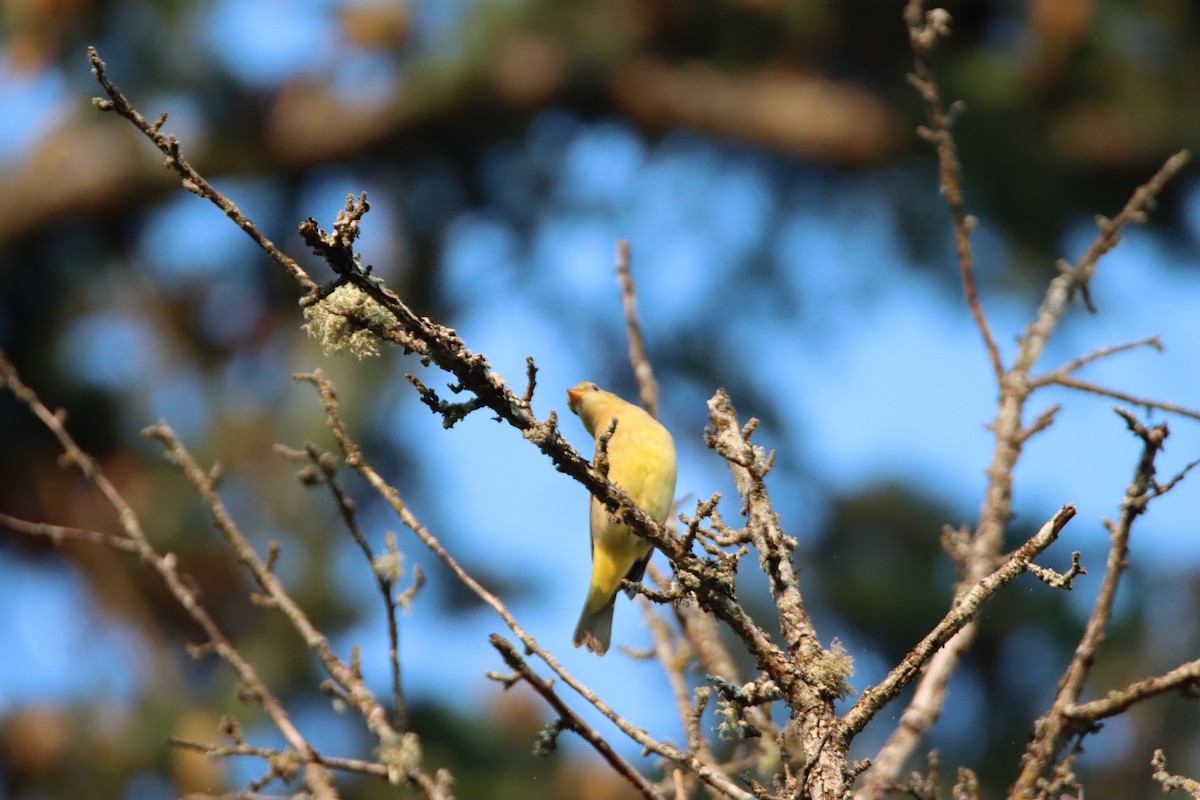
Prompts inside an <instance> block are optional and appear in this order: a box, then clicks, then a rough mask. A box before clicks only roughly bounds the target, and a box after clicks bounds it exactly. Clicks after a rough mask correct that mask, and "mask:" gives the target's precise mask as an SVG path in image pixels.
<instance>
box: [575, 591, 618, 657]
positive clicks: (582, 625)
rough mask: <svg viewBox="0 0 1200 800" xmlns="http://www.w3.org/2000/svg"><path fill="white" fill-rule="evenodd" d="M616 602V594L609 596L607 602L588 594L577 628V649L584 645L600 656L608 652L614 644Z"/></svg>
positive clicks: (590, 593)
mask: <svg viewBox="0 0 1200 800" xmlns="http://www.w3.org/2000/svg"><path fill="white" fill-rule="evenodd" d="M616 601H617V593H616V592H613V593H612V594H611V595H609V596H608V599H607V600H605V599H604V598H603V597H594V596H593V593H592V592H588V598H587V602H585V603H584V604H583V613H582V614H580V615H579V624H578V625H576V626H575V638H574V642H575V646H576V647H579V646H580V645H583V646H584V647H586V648H587V649H588V651H589V652H592V653H595V654H596V655H598V656H602V655H604V654H605V653H607V652H608V645H609V643H610V642H612V619H613V605H615V604H616Z"/></svg>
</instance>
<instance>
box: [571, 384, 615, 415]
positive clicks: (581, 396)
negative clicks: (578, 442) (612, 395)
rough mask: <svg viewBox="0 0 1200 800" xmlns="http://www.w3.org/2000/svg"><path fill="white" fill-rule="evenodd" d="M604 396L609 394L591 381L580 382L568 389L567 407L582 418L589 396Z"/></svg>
mask: <svg viewBox="0 0 1200 800" xmlns="http://www.w3.org/2000/svg"><path fill="white" fill-rule="evenodd" d="M603 394H607V392H605V391H604V390H603V389H601V388H600V387H599V386H597V385H596V384H594V383H592V382H591V381H580V382H579V383H577V384H575V385H574V386H572V387H571V388H570V389H567V407H568V408H570V409H571V410H572V411H574V412H575V413H576V414H577V415H579V416H580V417H582V416H583V406H584V403H586V402H587V397H588V395H595V396H599V395H603Z"/></svg>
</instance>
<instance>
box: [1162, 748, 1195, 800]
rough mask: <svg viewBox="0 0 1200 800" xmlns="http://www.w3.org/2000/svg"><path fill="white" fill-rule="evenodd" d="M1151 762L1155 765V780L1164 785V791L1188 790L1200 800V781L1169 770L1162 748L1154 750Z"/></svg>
mask: <svg viewBox="0 0 1200 800" xmlns="http://www.w3.org/2000/svg"><path fill="white" fill-rule="evenodd" d="M1150 764H1151V765H1152V766H1153V767H1154V776H1153V777H1154V780H1156V781H1158V782H1159V784H1161V785H1162V790H1163V791H1164V792H1172V791H1174V792H1187V793H1188V794H1189V795H1191V796H1192V797H1193V798H1196V800H1200V781H1195V780H1192V779H1191V778H1185V777H1183V776H1181V775H1172V774H1171V773H1169V772H1167V757H1166V756H1165V755H1164V754H1163V751H1162V750H1155V751H1154V757H1153V758H1152V759H1150Z"/></svg>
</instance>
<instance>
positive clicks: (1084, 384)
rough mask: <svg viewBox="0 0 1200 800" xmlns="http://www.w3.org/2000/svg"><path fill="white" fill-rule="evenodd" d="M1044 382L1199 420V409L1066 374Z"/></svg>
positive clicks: (1049, 376)
mask: <svg viewBox="0 0 1200 800" xmlns="http://www.w3.org/2000/svg"><path fill="white" fill-rule="evenodd" d="M1045 379H1046V380H1045V383H1046V384H1052V385H1055V386H1062V387H1064V388H1067V389H1078V390H1079V391H1081V392H1087V393H1088V394H1097V395H1100V396H1101V397H1111V398H1112V399H1114V400H1120V401H1121V402H1122V403H1129V404H1130V405H1134V406H1138V407H1140V408H1144V409H1146V410H1157V411H1164V412H1166V413H1168V414H1178V415H1179V416H1181V417H1187V418H1188V419H1194V420H1200V411H1197V410H1195V409H1191V408H1184V407H1183V406H1179V405H1176V404H1174V403H1167V402H1164V401H1162V400H1151V399H1150V398H1147V397H1137V396H1135V395H1132V394H1129V393H1128V392H1121V391H1118V390H1116V389H1108V388H1105V387H1103V386H1100V385H1099V384H1095V383H1092V382H1091V381H1082V380H1080V379H1078V378H1072V377H1069V376H1067V375H1056V374H1053V373H1052V374H1050V375H1047V376H1045Z"/></svg>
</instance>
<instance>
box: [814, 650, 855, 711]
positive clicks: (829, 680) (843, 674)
mask: <svg viewBox="0 0 1200 800" xmlns="http://www.w3.org/2000/svg"><path fill="white" fill-rule="evenodd" d="M809 672H810V674H811V675H812V677H813V680H814V681H815V682H816V683H817V684H818V685H820V686H824V687H825V688H826V691H828V692H829V694H830V695H832V696H833V697H836V698H838V699H839V700H842V699H845V698H847V697H849V696H850V695H851V694H852V693H853V692H854V689H853V688H851V686H850V683H849V681H847V680H846V679H847V678H849V677H850V676H851V675H853V674H854V659H853V658H852V657H851V656H850V654H849V653H847V652H846V648H845V647H843V646H842V643H841V642H839V641H838V640H837V639H834V640H833V642H832V643H831V644H830V646H829V649H828V650H822V651H821V653H820V654H819V655H818V656H817V657H816V658H814V659H813V660H812V663H811V665H810V666H809Z"/></svg>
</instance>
